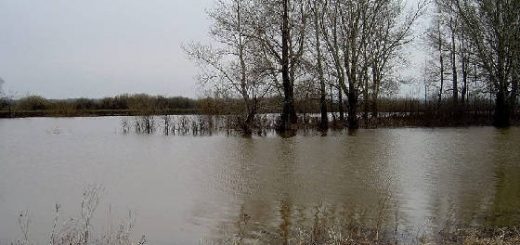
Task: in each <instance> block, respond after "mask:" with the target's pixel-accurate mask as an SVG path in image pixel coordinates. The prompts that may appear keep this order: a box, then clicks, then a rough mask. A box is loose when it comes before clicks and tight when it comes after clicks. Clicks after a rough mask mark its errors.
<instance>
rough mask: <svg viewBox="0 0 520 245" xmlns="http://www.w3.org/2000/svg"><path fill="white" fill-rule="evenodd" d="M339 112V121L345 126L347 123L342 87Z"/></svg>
mask: <svg viewBox="0 0 520 245" xmlns="http://www.w3.org/2000/svg"><path fill="white" fill-rule="evenodd" d="M338 110H339V121H340V122H341V123H342V124H343V123H344V122H345V107H344V106H343V89H342V88H341V85H339V86H338Z"/></svg>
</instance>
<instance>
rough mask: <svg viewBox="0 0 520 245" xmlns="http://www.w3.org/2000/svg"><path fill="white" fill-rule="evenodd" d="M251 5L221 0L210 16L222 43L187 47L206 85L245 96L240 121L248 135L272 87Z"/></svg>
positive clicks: (245, 0) (216, 37)
mask: <svg viewBox="0 0 520 245" xmlns="http://www.w3.org/2000/svg"><path fill="white" fill-rule="evenodd" d="M251 7H252V1H248V0H230V1H224V0H219V1H217V6H216V8H215V9H214V10H213V11H211V12H210V13H209V16H210V17H211V19H212V20H213V26H212V29H211V35H212V37H213V39H214V40H215V41H216V42H217V43H218V45H219V46H218V47H214V46H211V45H202V44H191V45H190V46H189V47H185V48H184V49H185V51H186V53H188V55H190V56H191V57H192V58H193V59H194V60H195V61H196V62H197V63H198V64H199V65H200V68H201V76H200V77H199V79H200V81H201V82H202V84H204V85H211V86H214V88H215V90H216V92H217V93H221V94H228V93H230V94H231V95H239V96H240V97H241V99H242V101H243V104H244V114H245V115H244V117H243V118H242V120H241V122H240V124H241V127H242V129H243V131H244V133H245V134H251V132H252V131H251V128H252V126H253V125H252V124H253V122H254V118H255V116H256V114H257V113H258V110H259V108H258V107H259V101H260V100H261V99H262V98H263V97H264V96H266V95H267V94H268V93H269V92H270V90H271V88H272V84H270V83H266V82H265V79H264V76H265V73H264V71H263V69H262V68H261V67H262V66H263V64H262V62H263V61H262V59H261V58H260V57H259V56H258V55H257V54H256V53H254V52H255V51H256V50H255V48H254V46H255V45H256V40H255V39H253V38H252V35H251V31H252V29H251V25H250V21H251V20H250V19H248V16H250V15H251Z"/></svg>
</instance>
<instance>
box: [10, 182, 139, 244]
mask: <svg viewBox="0 0 520 245" xmlns="http://www.w3.org/2000/svg"><path fill="white" fill-rule="evenodd" d="M102 193H103V187H101V186H90V187H88V188H86V189H85V191H84V192H83V196H82V200H81V210H80V215H79V217H75V218H69V219H67V220H65V221H60V212H61V211H60V209H61V206H60V205H59V204H56V206H55V216H54V221H53V227H52V229H51V234H50V237H49V241H48V244H50V245H143V244H146V239H145V236H142V237H141V239H140V240H139V241H137V242H134V241H131V239H130V235H131V234H132V230H133V228H134V223H135V218H134V216H133V215H132V213H131V212H129V215H128V220H127V222H126V223H122V224H120V225H119V226H118V227H112V226H110V227H108V229H107V230H106V231H105V232H104V233H103V234H101V235H96V234H93V233H92V230H93V229H92V223H91V221H92V218H93V217H94V214H95V211H96V209H97V207H98V205H99V201H100V199H101V195H102ZM60 223H61V224H60ZM18 224H19V226H20V231H21V234H22V236H21V238H20V239H18V240H17V241H15V242H12V243H11V245H35V244H41V243H36V242H33V241H32V240H31V237H30V225H31V219H30V214H29V211H27V210H25V211H22V212H21V213H20V215H19V217H18Z"/></svg>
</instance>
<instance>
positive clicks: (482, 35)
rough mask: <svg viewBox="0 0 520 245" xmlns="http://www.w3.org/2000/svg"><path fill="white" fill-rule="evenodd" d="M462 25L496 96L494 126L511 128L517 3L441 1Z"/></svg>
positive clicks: (507, 0) (512, 0) (506, 0)
mask: <svg viewBox="0 0 520 245" xmlns="http://www.w3.org/2000/svg"><path fill="white" fill-rule="evenodd" d="M443 3H444V4H445V6H446V7H449V8H450V9H452V10H453V12H454V14H456V15H457V17H459V18H460V19H461V21H462V24H463V28H464V32H465V34H466V35H467V37H468V42H469V44H470V45H471V46H472V48H473V49H474V50H475V57H476V59H477V62H478V64H479V66H480V67H482V69H483V70H484V71H485V73H486V76H487V79H488V80H489V82H490V85H491V87H492V89H493V91H494V93H495V114H494V120H493V121H494V123H493V124H494V125H495V126H497V127H507V126H509V125H510V115H511V109H512V108H513V106H514V102H515V101H516V95H517V93H518V92H516V91H515V90H517V87H518V85H517V84H518V82H517V81H518V78H517V77H516V75H515V74H516V73H515V72H516V71H515V68H516V67H515V66H516V65H515V60H517V59H518V58H517V56H518V42H519V38H518V37H519V36H520V33H519V25H520V23H519V17H518V16H519V15H520V1H516V0H444V1H443Z"/></svg>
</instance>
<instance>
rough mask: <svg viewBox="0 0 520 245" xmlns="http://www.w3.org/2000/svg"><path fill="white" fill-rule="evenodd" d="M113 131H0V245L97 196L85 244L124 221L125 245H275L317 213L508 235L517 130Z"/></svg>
mask: <svg viewBox="0 0 520 245" xmlns="http://www.w3.org/2000/svg"><path fill="white" fill-rule="evenodd" d="M121 121H122V119H121V118H119V117H107V118H67V119H64V118H34V119H4V120H0V243H1V244H6V243H8V242H9V241H13V240H15V239H18V238H20V236H21V233H20V231H19V228H18V223H17V217H18V214H19V213H20V211H21V210H29V213H30V220H31V224H30V236H31V239H32V241H34V242H36V243H37V244H45V243H48V239H49V234H50V231H51V228H52V220H53V216H54V214H53V210H54V206H55V203H59V204H61V206H62V211H63V213H62V214H61V216H60V222H61V221H63V220H66V219H67V218H68V217H75V216H77V214H78V213H79V209H80V207H79V206H80V200H81V193H82V191H83V190H84V189H85V188H86V187H87V186H89V185H92V184H96V185H102V186H103V187H104V192H103V194H102V200H101V203H100V205H99V207H98V209H97V212H96V214H95V216H94V224H93V227H94V228H93V229H94V232H97V233H102V232H103V230H104V229H106V227H108V226H109V224H112V223H118V222H120V221H123V220H124V219H125V217H126V216H127V213H128V211H129V210H131V211H132V212H133V213H134V214H135V218H136V223H135V229H134V232H133V234H134V239H135V240H137V239H138V238H140V237H141V235H142V234H145V235H146V237H147V240H148V241H149V242H150V244H206V243H219V242H222V241H226V240H227V241H229V239H230V238H233V237H237V236H245V237H247V236H250V237H255V239H259V240H262V236H264V237H268V238H266V240H267V243H273V244H276V243H278V242H279V240H276V239H280V237H282V236H283V234H286V233H284V232H286V231H287V230H288V231H290V232H293V233H297V231H298V230H299V229H300V227H304V226H306V225H308V224H311V223H313V222H315V219H314V218H315V217H317V213H319V212H322V216H323V217H326V216H327V217H328V218H329V219H331V220H333V219H336V218H338V217H341V218H342V219H345V220H347V219H350V220H355V221H356V222H357V223H358V224H361V225H366V226H367V227H374V225H375V224H376V223H383V224H382V228H381V229H382V230H395V228H397V230H398V232H399V233H403V234H405V233H406V234H421V235H429V234H435V233H436V232H437V231H439V230H440V229H442V228H443V227H445V226H446V225H447V224H454V223H456V224H462V225H471V226H492V225H497V226H512V225H518V224H520V128H511V129H506V130H498V129H495V128H492V127H470V128H435V129H431V128H400V129H374V130H359V131H357V132H355V133H353V134H348V133H346V132H332V133H330V134H329V135H328V136H327V137H321V136H320V135H319V134H308V135H306V134H301V135H297V136H296V137H293V138H281V137H278V136H275V135H273V136H267V137H253V138H243V137H239V136H225V135H222V134H214V135H213V136H198V137H194V136H172V135H170V136H164V135H161V134H153V135H146V134H135V133H126V134H125V133H123V132H122V130H121ZM320 210H321V211H320ZM378 217H383V218H378ZM379 220H382V221H383V222H379ZM244 224H248V225H244ZM284 230H285V231H284ZM269 239H274V240H269Z"/></svg>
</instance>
